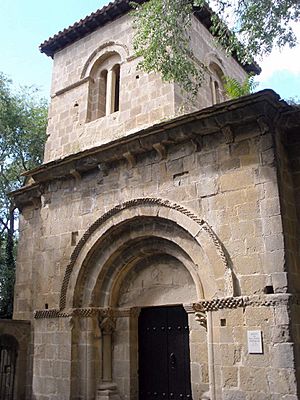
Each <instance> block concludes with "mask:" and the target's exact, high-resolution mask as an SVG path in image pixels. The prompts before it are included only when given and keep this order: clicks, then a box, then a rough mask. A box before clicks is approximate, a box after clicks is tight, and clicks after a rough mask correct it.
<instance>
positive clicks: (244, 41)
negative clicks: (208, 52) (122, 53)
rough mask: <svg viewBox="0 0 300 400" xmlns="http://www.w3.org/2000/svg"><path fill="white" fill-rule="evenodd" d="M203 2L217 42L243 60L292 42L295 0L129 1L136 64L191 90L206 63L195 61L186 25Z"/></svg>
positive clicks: (299, 6) (298, 6) (299, 11)
mask: <svg viewBox="0 0 300 400" xmlns="http://www.w3.org/2000/svg"><path fill="white" fill-rule="evenodd" d="M202 7H206V8H207V9H208V10H209V12H211V21H212V26H211V31H212V33H213V34H214V36H215V37H216V38H217V40H218V42H219V44H220V45H221V46H222V47H223V48H224V49H225V50H226V52H227V53H233V52H234V53H235V55H236V56H237V57H238V59H239V60H240V61H241V62H242V63H251V62H253V60H254V57H257V56H262V55H264V54H269V53H270V52H271V51H272V49H273V47H274V46H277V47H283V46H284V45H286V44H288V45H289V46H290V47H293V46H295V45H296V42H297V40H296V36H295V34H294V32H293V30H292V27H291V25H290V23H291V22H299V21H300V2H299V0H260V1H257V0H240V1H238V0H231V1H228V0H206V1H205V0H149V1H147V2H145V3H144V2H142V3H141V4H137V3H133V8H134V11H133V16H134V27H135V28H136V31H135V39H134V47H135V50H136V54H137V55H138V56H142V57H143V59H142V61H141V62H140V63H139V67H140V68H141V69H142V70H144V71H145V72H151V71H154V72H158V73H160V74H161V76H162V78H163V79H164V80H165V81H168V82H170V81H175V82H177V83H179V84H180V85H181V86H182V88H183V89H185V90H187V91H188V92H191V91H192V94H195V93H196V92H197V90H198V88H199V85H201V82H202V80H203V76H204V73H205V66H202V68H200V69H199V67H198V66H196V65H195V62H194V56H193V53H192V51H191V48H190V40H189V31H190V28H191V20H192V15H193V13H194V12H195V10H197V9H198V10H199V9H201V8H202ZM209 7H213V10H214V11H213V12H212V10H211V9H210V8H209ZM228 27H229V28H230V29H229V28H228Z"/></svg>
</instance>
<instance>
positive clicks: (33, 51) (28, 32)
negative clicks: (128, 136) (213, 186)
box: [0, 0, 300, 99]
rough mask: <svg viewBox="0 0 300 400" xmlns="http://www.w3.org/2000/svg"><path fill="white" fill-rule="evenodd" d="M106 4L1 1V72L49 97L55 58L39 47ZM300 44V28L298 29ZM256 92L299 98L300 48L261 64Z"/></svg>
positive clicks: (275, 53) (104, 0)
mask: <svg viewBox="0 0 300 400" xmlns="http://www.w3.org/2000/svg"><path fill="white" fill-rule="evenodd" d="M107 3H108V1H107V0H50V1H45V0H43V1H41V0H0V71H1V72H3V73H4V74H5V75H7V76H8V77H9V78H11V79H12V80H13V82H14V85H15V87H16V88H17V87H19V86H20V85H27V86H30V85H35V86H37V87H38V88H39V89H40V90H41V94H42V95H43V96H44V97H46V98H48V97H49V94H50V84H51V69H52V60H51V58H49V57H47V56H46V55H45V54H42V53H40V51H39V45H40V44H41V43H42V42H43V41H44V40H46V39H48V38H49V37H51V36H53V35H54V34H55V33H57V32H58V31H60V30H63V29H64V28H66V27H68V26H69V25H73V23H74V22H76V21H78V20H80V19H81V18H84V17H85V16H86V15H89V14H91V13H92V12H94V11H96V10H97V9H98V8H102V7H103V6H104V5H106V4H107ZM295 31H296V33H297V37H298V39H299V42H300V24H298V26H295ZM259 64H260V66H261V67H262V73H261V75H260V76H259V77H258V78H257V81H258V82H259V87H258V89H265V88H271V89H273V90H275V91H276V92H277V93H278V94H280V96H281V97H282V98H284V99H288V98H298V99H300V44H299V45H298V46H297V47H296V48H294V49H289V48H285V49H283V50H281V51H279V50H275V51H273V53H272V54H271V55H270V56H268V57H265V58H264V59H263V60H259Z"/></svg>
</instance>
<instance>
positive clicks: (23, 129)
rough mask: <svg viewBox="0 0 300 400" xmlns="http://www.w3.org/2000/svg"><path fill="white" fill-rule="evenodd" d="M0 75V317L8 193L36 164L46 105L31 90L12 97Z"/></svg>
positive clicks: (11, 254) (11, 259)
mask: <svg viewBox="0 0 300 400" xmlns="http://www.w3.org/2000/svg"><path fill="white" fill-rule="evenodd" d="M11 85H12V82H11V81H10V80H9V79H7V77H5V76H4V75H3V74H1V73H0V317H2V318H8V317H11V315H12V297H13V285H14V270H15V245H16V240H17V238H16V224H15V218H16V212H15V206H14V204H13V203H12V201H11V199H10V197H9V195H8V193H9V192H11V191H13V190H16V189H18V188H20V187H21V186H22V185H23V183H24V178H22V177H21V176H20V175H21V173H22V172H24V171H26V170H28V169H31V168H33V167H34V166H36V165H38V164H40V163H41V162H42V159H43V148H44V143H45V139H46V123H47V103H46V101H45V100H44V99H40V98H39V97H38V92H37V90H36V89H34V88H22V89H21V91H20V92H19V93H16V94H15V93H13V91H12V86H11Z"/></svg>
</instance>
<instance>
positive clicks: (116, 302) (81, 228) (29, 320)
mask: <svg viewBox="0 0 300 400" xmlns="http://www.w3.org/2000/svg"><path fill="white" fill-rule="evenodd" d="M128 3H129V2H128V1H127V0H116V1H115V2H113V3H110V4H109V5H108V6H107V7H104V8H103V9H101V10H98V11H96V12H95V13H94V14H92V15H91V16H89V17H86V18H85V19H84V20H81V21H80V22H79V23H76V24H75V25H73V26H71V27H69V28H67V29H65V30H64V31H62V32H59V33H58V34H57V35H55V36H54V37H53V38H50V39H49V40H47V41H46V42H44V43H43V44H42V45H41V50H42V51H43V52H44V53H45V54H47V55H49V56H51V57H53V59H54V66H53V81H52V89H51V105H50V111H49V125H48V140H47V144H46V149H45V161H44V164H43V165H42V166H40V167H38V168H36V169H35V170H32V171H30V172H28V173H26V176H27V183H26V185H25V186H24V187H23V188H22V189H20V190H19V191H17V192H15V193H14V194H13V196H14V199H15V203H16V205H17V206H18V208H19V210H20V243H19V249H18V266H17V275H16V286H15V300H14V319H13V320H12V321H10V322H7V321H5V322H3V321H2V322H1V323H0V343H1V346H2V343H4V345H3V346H4V347H5V343H6V342H7V341H9V340H11V342H10V343H11V348H12V347H14V346H15V347H14V348H15V349H17V350H16V352H17V353H18V357H17V359H16V362H15V366H14V368H15V376H14V381H8V380H7V382H6V386H9V385H10V386H12V385H13V390H11V393H12V394H11V397H5V399H9V400H10V399H20V400H22V399H35V400H63V399H65V400H69V399H72V400H75V399H76V400H79V399H80V400H94V399H95V400H96V399H98V400H100V399H107V400H108V399H112V400H120V399H122V400H125V399H128V400H147V399H149V400H154V399H174V400H179V399H193V400H200V399H211V400H254V399H255V400H260V399H261V400H266V399H268V400H281V399H283V400H296V399H298V393H299V392H298V385H299V383H298V382H299V378H300V376H299V340H300V325H299V324H300V319H299V315H300V308H299V290H300V277H299V273H300V271H299V265H300V264H299V243H298V237H299V229H298V216H299V211H300V210H299V201H298V199H299V194H300V191H299V187H300V186H299V172H300V164H299V154H300V153H299V149H300V147H299V138H298V136H299V129H300V111H299V108H297V107H292V106H289V105H287V104H286V103H285V102H283V101H280V99H279V96H278V95H277V94H276V93H274V92H272V91H270V90H265V91H262V92H258V93H256V94H253V95H250V96H246V97H242V98H240V99H238V100H232V101H225V100H226V97H225V95H224V91H223V90H222V76H224V75H229V76H233V77H235V78H236V79H238V80H243V79H244V77H245V76H246V73H247V72H249V71H251V70H252V71H253V72H256V73H257V72H258V67H257V66H255V65H251V66H249V65H248V66H242V65H240V64H239V63H238V62H237V61H236V60H235V59H234V58H232V57H231V58H228V57H226V56H225V55H224V54H223V52H222V50H220V49H218V48H215V47H214V45H213V37H212V36H211V34H210V33H209V31H208V29H207V28H209V24H210V19H209V17H210V11H209V10H208V9H204V10H199V11H198V12H196V13H195V16H194V18H193V25H192V32H191V38H192V46H193V49H194V52H195V55H196V62H197V60H198V62H203V63H204V64H205V65H206V66H207V73H206V78H205V82H204V84H203V86H202V87H201V89H200V91H199V95H198V98H197V102H196V106H191V105H190V104H189V103H188V101H187V99H186V96H185V95H184V94H183V93H182V92H181V91H180V88H178V87H177V85H176V84H171V83H164V82H162V80H161V79H160V77H159V76H158V75H156V74H144V73H143V72H141V71H138V70H137V69H136V66H137V63H138V60H137V59H136V58H135V56H134V51H133V48H132V37H133V30H132V26H131V17H130V16H129V15H128V11H129V4H128ZM5 341H6V342H5ZM14 343H15V344H14ZM1 354H2V353H1ZM9 372H10V369H9V368H7V370H5V373H6V374H9ZM2 375H3V374H2ZM3 376H4V375H3ZM2 381H3V378H2ZM3 385H4V384H3V383H2V386H3ZM7 396H8V395H7Z"/></svg>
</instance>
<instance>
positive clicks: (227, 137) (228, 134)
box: [222, 126, 234, 144]
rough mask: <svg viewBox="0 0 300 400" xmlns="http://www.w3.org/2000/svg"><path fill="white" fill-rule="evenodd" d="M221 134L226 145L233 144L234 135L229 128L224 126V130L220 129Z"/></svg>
mask: <svg viewBox="0 0 300 400" xmlns="http://www.w3.org/2000/svg"><path fill="white" fill-rule="evenodd" d="M222 133H223V135H224V137H225V142H226V144H230V143H233V142H234V134H233V132H232V129H231V127H230V126H224V128H222Z"/></svg>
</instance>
